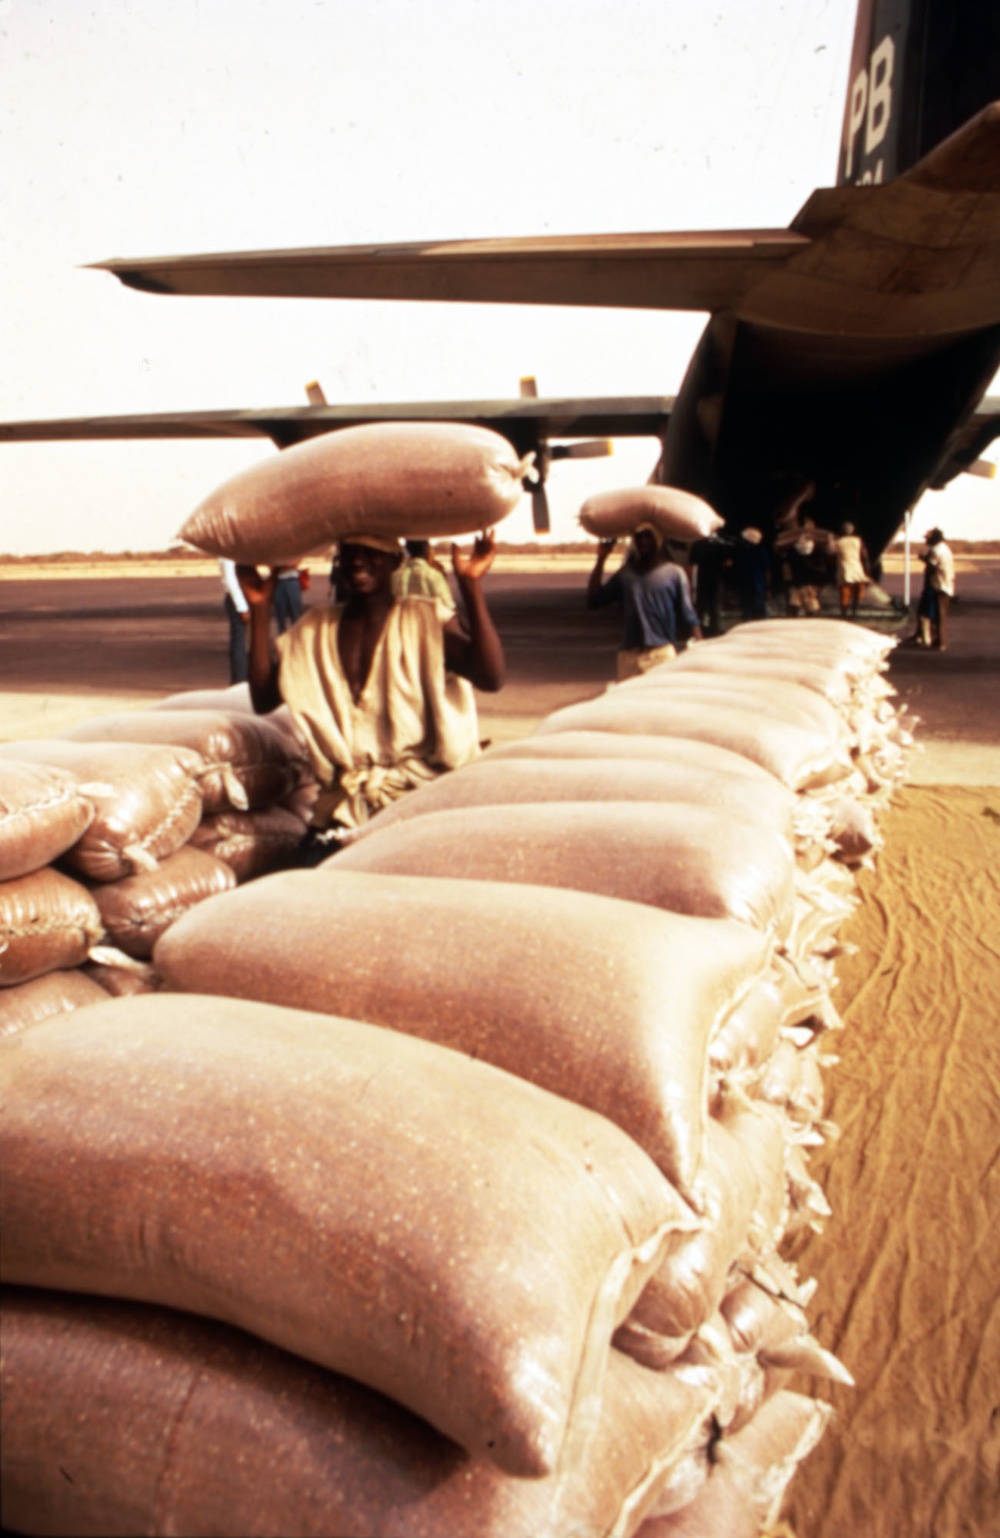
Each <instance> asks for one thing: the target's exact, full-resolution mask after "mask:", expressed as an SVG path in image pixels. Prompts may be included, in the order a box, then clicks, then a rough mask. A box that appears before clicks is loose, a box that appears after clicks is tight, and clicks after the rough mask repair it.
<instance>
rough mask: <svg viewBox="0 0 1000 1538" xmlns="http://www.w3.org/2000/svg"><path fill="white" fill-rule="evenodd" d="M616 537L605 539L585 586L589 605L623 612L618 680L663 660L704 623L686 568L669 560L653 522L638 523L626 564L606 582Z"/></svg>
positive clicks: (682, 644) (697, 632)
mask: <svg viewBox="0 0 1000 1538" xmlns="http://www.w3.org/2000/svg"><path fill="white" fill-rule="evenodd" d="M615 544H616V541H615V540H613V539H602V540H601V542H600V544H599V545H598V548H597V560H596V562H595V564H594V569H593V571H592V572H591V574H590V579H589V581H588V584H587V607H588V609H603V608H605V607H606V606H608V605H609V604H613V603H620V604H621V605H622V608H623V610H624V616H623V628H622V645H621V649H620V651H619V653H618V680H619V682H621V680H622V679H624V678H631V677H633V676H634V675H635V674H637V673H644V672H645V671H646V670H647V669H648V668H651V667H655V666H656V664H657V663H658V662H665V661H667V660H668V659H669V658H670V657H675V656H676V655H677V653H678V652H679V651H680V650H681V649H682V648H683V647H684V646H685V645H686V644H687V642H688V641H689V640H690V639H692V637H693V638H694V639H696V640H701V634H702V631H701V625H700V623H699V620H698V615H697V614H696V613H695V610H694V605H693V604H692V602H691V589H690V587H689V586H688V580H687V577H686V576H685V574H684V571H683V569H682V568H681V567H680V566H678V565H676V563H675V562H673V561H671V560H670V559H669V556H668V554H667V552H666V551H665V549H664V542H663V536H662V534H661V533H660V531H659V529H658V528H657V527H656V525H655V524H652V523H640V524H639V525H638V527H637V528H636V530H635V533H634V534H633V536H632V549H631V551H630V552H629V555H628V557H627V559H626V560H625V562H624V564H623V565H622V566H620V567H619V569H618V570H617V571H616V572H615V573H614V575H613V576H611V577H609V578H608V579H607V581H604V567H605V564H606V562H607V559H608V556H609V555H610V554H611V552H612V550H613V549H614V547H615Z"/></svg>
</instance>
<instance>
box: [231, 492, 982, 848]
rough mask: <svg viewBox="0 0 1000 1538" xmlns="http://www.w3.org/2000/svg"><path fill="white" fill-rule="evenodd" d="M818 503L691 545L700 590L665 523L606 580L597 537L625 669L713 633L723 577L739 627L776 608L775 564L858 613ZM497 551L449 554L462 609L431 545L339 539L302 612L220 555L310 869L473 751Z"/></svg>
mask: <svg viewBox="0 0 1000 1538" xmlns="http://www.w3.org/2000/svg"><path fill="white" fill-rule="evenodd" d="M807 495H808V493H806V494H805V495H803V494H802V493H801V489H800V493H799V494H798V495H797V497H796V498H794V499H793V500H792V501H791V502H790V506H791V507H792V509H793V511H794V514H795V520H794V522H791V521H790V520H787V519H786V520H785V522H784V524H783V526H781V527H780V528H779V532H778V534H777V535H776V537H775V539H774V540H773V542H772V541H765V539H764V537H763V535H762V534H761V532H760V530H758V529H756V528H753V527H750V528H746V529H744V530H743V531H742V533H741V534H740V535H738V536H737V537H735V538H732V537H727V536H721V537H719V536H713V538H712V539H709V540H701V541H698V542H696V543H695V545H694V546H693V547H692V567H693V569H694V572H695V574H696V584H697V585H696V595H697V597H696V598H694V597H693V596H692V590H691V586H690V583H689V578H688V575H687V572H686V571H685V569H684V568H683V567H682V566H681V565H680V564H678V563H677V562H675V561H674V560H673V559H672V558H671V553H670V549H669V546H668V544H667V541H666V540H665V539H664V537H663V534H662V532H661V531H660V529H659V528H658V527H657V525H656V524H655V523H652V522H643V523H640V524H639V525H638V526H637V527H636V528H635V530H634V532H633V534H632V538H631V541H630V545H629V548H628V553H627V555H626V558H625V560H624V561H623V562H622V564H621V565H620V566H619V568H618V569H617V570H616V571H615V572H614V573H613V574H612V575H611V576H610V577H606V576H605V567H606V564H607V561H608V558H609V556H610V554H611V552H612V550H613V549H614V548H615V545H616V543H617V542H616V541H615V540H614V539H604V540H601V541H600V543H599V546H598V551H597V559H596V562H595V565H594V568H593V570H592V571H591V573H590V577H589V581H588V584H587V595H586V596H587V604H588V606H589V607H591V608H603V607H605V606H606V605H610V604H620V605H621V607H622V610H623V631H622V644H621V647H620V650H619V652H618V664H617V676H618V678H619V679H624V678H628V677H630V676H632V675H635V674H637V673H641V672H644V671H645V670H646V669H647V668H650V667H653V666H655V665H657V664H658V663H660V662H663V661H664V660H666V659H668V658H670V657H672V656H674V655H676V653H677V652H679V651H681V650H682V649H683V648H684V647H685V646H686V645H688V644H689V643H690V642H692V641H698V640H700V639H701V638H702V635H703V634H704V633H705V632H706V631H707V632H708V633H709V634H712V633H714V632H715V631H716V630H717V629H718V603H719V597H718V587H719V584H720V582H721V578H722V573H723V572H724V571H728V570H732V571H733V573H734V577H735V581H736V583H737V587H738V592H739V597H740V603H741V609H742V613H743V617H744V618H745V619H754V618H757V617H763V616H764V615H765V614H766V613H767V600H768V593H769V590H771V591H773V586H772V584H774V583H775V572H776V571H777V572H778V573H779V574H780V575H779V578H778V580H779V581H780V583H781V585H782V586H783V588H784V591H785V594H786V611H787V612H788V613H789V614H792V615H794V614H797V613H802V614H811V613H816V612H817V611H818V610H819V607H820V599H819V594H820V591H821V589H822V587H823V586H825V585H826V583H827V582H828V581H830V580H833V579H834V578H835V580H836V581H837V583H838V586H839V596H840V609H841V613H842V614H843V615H844V616H845V617H846V616H852V615H856V614H857V610H858V604H859V602H860V600H861V598H862V596H863V594H864V592H865V588H866V585H867V584H868V582H869V581H871V579H872V565H871V562H870V561H869V559H868V554H867V551H866V550H865V546H864V544H863V541H862V540H861V538H860V537H859V536H858V534H857V533H856V531H855V529H854V528H853V526H852V525H851V524H850V523H845V524H843V525H842V527H841V532H840V535H839V537H838V538H837V539H836V540H834V539H833V538H832V536H830V535H829V534H827V533H826V531H821V530H817V528H816V525H815V523H814V521H813V520H812V519H811V518H808V517H807V516H803V515H802V513H801V504H802V502H803V501H804V500H806V496H807ZM927 541H928V543H927V550H926V552H925V554H924V557H923V559H924V562H925V568H926V579H925V584H924V592H923V596H922V598H921V602H920V606H919V609H918V636H917V639H918V641H919V644H921V645H924V646H928V647H930V646H933V647H937V648H939V649H941V650H944V649H945V647H946V645H947V616H948V608H949V604H950V600H951V596H952V594H953V593H954V561H953V558H952V555H951V551H950V550H949V548H948V546H947V544H946V542H945V540H944V536H943V534H942V533H941V530H940V529H933V530H931V531H930V532H929V534H928V536H927ZM831 552H832V555H831ZM494 553H495V543H494V538H493V535H492V533H483V534H481V535H480V536H479V537H478V538H477V539H476V541H475V543H474V545H473V546H472V548H471V550H463V549H461V548H460V547H459V546H457V545H453V546H452V573H453V577H454V582H455V586H456V589H457V594H458V602H457V603H456V599H455V596H454V595H453V590H452V586H451V584H450V582H449V580H448V576H447V574H446V573H445V571H444V569H443V567H441V566H440V564H439V563H438V562H437V560H436V558H435V557H434V555H433V553H432V551H431V549H430V547H429V545H428V543H427V541H425V540H424V541H417V540H410V541H407V542H406V545H405V546H404V544H403V542H402V541H400V540H398V539H392V538H386V537H382V536H380V535H370V534H366V533H354V534H350V535H348V536H346V537H345V538H343V539H341V540H340V542H339V544H338V547H337V554H336V559H335V561H334V565H333V568H332V570H331V574H330V602H329V603H328V604H324V605H316V606H314V607H312V608H306V609H305V610H304V606H303V603H302V572H301V570H300V569H299V568H296V567H281V566H279V567H275V568H273V569H272V570H271V571H270V572H269V573H268V574H267V575H264V574H262V573H261V572H259V571H258V570H257V568H256V567H253V566H237V565H235V564H234V563H233V562H232V561H223V562H221V563H220V564H221V566H222V577H223V583H224V587H225V600H224V602H225V608H226V612H227V614H228V616H229V620H230V669H231V672H230V677H231V681H232V682H238V681H243V680H245V681H247V682H248V684H249V688H250V696H251V700H252V703H253V706H254V710H255V711H257V712H258V713H260V714H264V713H267V712H270V711H272V710H274V709H275V708H276V707H277V706H279V705H281V704H284V705H286V706H287V707H288V709H289V711H290V712H291V715H292V717H293V719H294V721H295V724H296V727H297V729H298V731H299V733H300V735H301V736H302V738H303V739H304V741H305V743H306V745H307V747H308V750H309V755H310V759H311V761H312V765H313V769H314V772H315V775H316V779H317V782H318V785H319V787H320V789H319V793H318V797H317V800H316V803H315V806H314V808H313V815H312V824H313V825H312V827H311V829H310V832H309V835H308V838H307V840H306V844H305V845H304V847H303V860H302V863H305V864H308V863H315V862H316V861H317V860H319V859H322V858H325V857H326V855H327V854H329V853H331V852H332V850H333V849H335V848H336V846H337V844H338V842H339V841H340V840H341V839H342V838H343V836H344V834H345V832H346V831H347V830H350V829H353V828H356V827H358V826H359V825H361V824H362V823H364V822H366V821H367V820H368V819H369V818H371V817H372V816H374V815H375V814H376V813H377V812H378V811H379V810H380V809H381V808H382V807H384V806H386V805H388V804H389V803H390V802H391V801H393V800H395V799H396V798H397V797H398V796H401V795H403V794H404V793H405V792H406V791H408V790H411V789H414V788H415V787H417V786H418V785H420V784H422V783H424V782H425V781H427V780H429V779H432V778H433V777H434V776H436V775H438V774H440V773H442V772H444V771H446V770H449V769H455V768H458V767H459V766H460V765H462V764H465V763H468V762H469V761H470V760H471V759H473V758H474V757H475V756H476V755H477V753H478V752H479V748H480V744H479V737H478V722H477V715H476V706H475V699H474V695H473V689H474V688H475V689H480V690H484V691H495V690H498V689H500V688H501V686H502V684H503V679H504V666H505V664H504V654H503V647H502V644H501V641H500V638H499V636H498V634H497V631H496V628H495V626H494V623H493V620H492V618H491V616H490V613H489V609H488V607H487V604H486V600H485V597H484V594H483V586H482V584H483V578H484V577H485V576H486V574H487V572H488V571H489V569H490V567H491V566H492V564H493V559H494ZM831 560H832V561H833V562H835V566H834V567H831ZM303 610H304V612H303ZM273 630H276V631H277V638H276V641H274V642H273V641H272V631H273Z"/></svg>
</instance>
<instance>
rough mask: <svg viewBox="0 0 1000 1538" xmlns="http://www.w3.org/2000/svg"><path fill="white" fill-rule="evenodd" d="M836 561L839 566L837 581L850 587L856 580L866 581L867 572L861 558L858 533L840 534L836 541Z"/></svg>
mask: <svg viewBox="0 0 1000 1538" xmlns="http://www.w3.org/2000/svg"><path fill="white" fill-rule="evenodd" d="M837 562H838V566H839V570H838V573H837V581H838V582H840V583H841V584H842V585H843V586H844V587H852V586H853V585H854V584H855V583H856V582H867V581H868V573H867V572H866V571H865V565H864V561H863V560H862V558H861V536H860V535H858V534H843V535H841V537H840V539H838V541H837Z"/></svg>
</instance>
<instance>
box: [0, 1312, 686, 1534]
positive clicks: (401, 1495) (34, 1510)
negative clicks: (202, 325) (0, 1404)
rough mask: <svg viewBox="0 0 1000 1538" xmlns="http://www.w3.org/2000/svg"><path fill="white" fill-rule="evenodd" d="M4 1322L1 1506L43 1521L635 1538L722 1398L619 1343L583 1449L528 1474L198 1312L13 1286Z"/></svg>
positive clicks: (155, 1527) (230, 1530)
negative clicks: (666, 1473) (631, 1537)
mask: <svg viewBox="0 0 1000 1538" xmlns="http://www.w3.org/2000/svg"><path fill="white" fill-rule="evenodd" d="M3 1336H4V1365H3V1396H4V1437H3V1444H2V1449H0V1456H2V1460H3V1461H2V1465H0V1468H2V1476H3V1520H4V1523H5V1524H7V1523H9V1524H10V1525H11V1526H12V1527H13V1528H15V1529H16V1530H17V1531H20V1532H31V1533H39V1534H51V1535H64V1534H67V1533H95V1534H97V1533H100V1534H106V1535H109V1538H114V1535H117V1538H132V1535H133V1534H134V1533H137V1532H138V1533H150V1534H164V1535H165V1534H186V1533H198V1534H204V1535H206V1538H209V1535H212V1538H255V1535H261V1538H272V1535H274V1534H281V1535H282V1538H567V1534H568V1533H577V1534H580V1535H582V1534H584V1533H586V1534H587V1535H593V1538H598V1535H600V1534H611V1533H612V1532H614V1533H615V1534H621V1535H623V1538H627V1535H628V1534H631V1533H633V1532H634V1531H635V1529H636V1528H637V1527H638V1526H639V1524H640V1522H641V1521H642V1518H643V1514H644V1512H645V1511H646V1510H647V1509H648V1508H649V1507H650V1505H651V1504H652V1502H653V1501H654V1500H655V1498H656V1492H657V1488H658V1485H659V1483H660V1481H661V1478H662V1471H663V1470H664V1469H666V1468H669V1466H670V1465H671V1463H672V1462H673V1460H674V1459H675V1457H676V1454H677V1451H678V1450H679V1449H680V1448H681V1447H682V1446H683V1445H684V1443H685V1441H686V1440H687V1439H688V1438H689V1437H690V1436H691V1434H692V1432H693V1431H694V1429H695V1428H696V1427H697V1425H698V1424H699V1422H700V1421H701V1420H703V1419H704V1417H705V1416H706V1415H707V1414H708V1413H709V1411H710V1409H711V1401H710V1398H709V1396H708V1394H707V1393H706V1391H705V1389H704V1388H702V1387H699V1386H697V1385H692V1384H689V1383H687V1382H685V1381H683V1380H682V1379H680V1378H678V1377H673V1378H671V1377H668V1376H667V1375H665V1374H654V1373H649V1372H644V1371H643V1370H642V1369H641V1368H638V1367H635V1366H634V1365H633V1364H632V1363H630V1362H628V1361H627V1360H625V1359H623V1358H622V1357H620V1356H618V1354H617V1353H613V1354H612V1358H611V1360H610V1362H609V1368H608V1377H607V1384H606V1390H605V1395H604V1403H603V1405H602V1409H601V1417H600V1422H599V1424H598V1427H597V1429H596V1432H595V1435H594V1437H593V1438H592V1440H591V1441H590V1443H589V1444H588V1446H587V1447H586V1449H585V1451H584V1453H583V1456H582V1458H581V1459H580V1461H579V1462H578V1463H576V1464H573V1465H570V1466H568V1467H566V1468H564V1469H563V1470H561V1471H560V1472H559V1473H558V1474H554V1475H552V1476H550V1477H548V1478H542V1479H517V1478H514V1477H512V1476H510V1475H508V1474H504V1473H502V1472H501V1471H500V1470H498V1469H497V1468H496V1467H495V1466H494V1465H492V1464H490V1463H489V1462H487V1461H486V1460H485V1459H473V1458H470V1457H469V1456H468V1454H466V1453H464V1452H462V1450H461V1449H460V1448H458V1447H456V1446H455V1445H454V1443H451V1442H448V1441H446V1440H445V1439H444V1438H443V1437H442V1436H440V1435H439V1433H437V1432H435V1431H433V1430H432V1429H431V1427H429V1426H428V1425H427V1424H426V1423H425V1422H422V1421H420V1420H418V1419H417V1418H416V1417H415V1416H413V1415H411V1414H409V1413H408V1412H407V1411H406V1410H403V1409H401V1408H400V1406H398V1405H396V1404H393V1403H392V1402H391V1401H390V1400H388V1399H384V1398H383V1397H382V1396H381V1395H378V1394H376V1393H374V1392H372V1391H371V1390H370V1389H366V1388H363V1387H362V1386H361V1385H360V1384H358V1383H352V1382H350V1381H349V1380H348V1379H346V1378H343V1377H339V1376H338V1375H336V1374H334V1373H330V1372H326V1371H324V1370H323V1369H321V1368H318V1367H315V1366H313V1365H311V1364H310V1363H308V1362H304V1361H302V1360H301V1359H300V1358H296V1357H292V1356H289V1355H286V1354H285V1353H284V1352H281V1351H278V1350H276V1349H275V1348H274V1347H271V1346H267V1345H265V1344H264V1343H262V1342H260V1341H256V1340H254V1339H253V1338H251V1337H250V1336H246V1335H242V1334H240V1333H239V1332H238V1331H236V1330H231V1329H229V1328H227V1327H226V1326H224V1325H220V1324H216V1323H214V1322H211V1321H207V1320H201V1319H195V1318H193V1317H192V1316H191V1315H187V1314H180V1313H173V1312H171V1311H170V1310H167V1309H159V1308H154V1307H150V1306H143V1305H140V1304H123V1303H120V1302H118V1301H117V1300H115V1301H105V1300H99V1299H94V1298H80V1297H60V1296H56V1295H46V1294H45V1293H42V1292H33V1291H31V1290H29V1289H8V1292H7V1295H6V1297H5V1298H4V1303H3Z"/></svg>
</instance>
